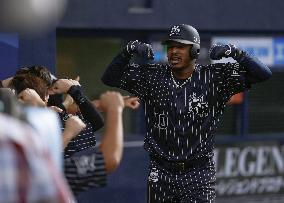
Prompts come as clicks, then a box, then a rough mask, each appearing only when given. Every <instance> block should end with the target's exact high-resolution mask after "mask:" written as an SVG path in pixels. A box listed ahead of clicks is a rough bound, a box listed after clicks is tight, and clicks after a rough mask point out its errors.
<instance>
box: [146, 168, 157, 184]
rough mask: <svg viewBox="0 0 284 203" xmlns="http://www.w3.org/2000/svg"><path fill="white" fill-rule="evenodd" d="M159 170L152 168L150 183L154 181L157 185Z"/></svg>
mask: <svg viewBox="0 0 284 203" xmlns="http://www.w3.org/2000/svg"><path fill="white" fill-rule="evenodd" d="M158 172H159V171H158V169H156V168H152V169H151V172H150V175H149V177H148V179H149V181H152V182H154V183H156V182H158V180H159V179H158Z"/></svg>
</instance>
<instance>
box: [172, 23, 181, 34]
mask: <svg viewBox="0 0 284 203" xmlns="http://www.w3.org/2000/svg"><path fill="white" fill-rule="evenodd" d="M173 35H180V28H179V26H178V25H175V26H173V27H172V29H171V32H170V36H173Z"/></svg>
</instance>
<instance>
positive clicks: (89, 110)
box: [68, 86, 104, 131]
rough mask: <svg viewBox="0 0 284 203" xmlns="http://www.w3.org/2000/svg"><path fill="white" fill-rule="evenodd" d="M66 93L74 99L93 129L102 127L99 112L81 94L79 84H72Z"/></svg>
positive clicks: (102, 123)
mask: <svg viewBox="0 0 284 203" xmlns="http://www.w3.org/2000/svg"><path fill="white" fill-rule="evenodd" d="M68 94H69V95H70V96H71V97H72V98H73V99H74V101H75V103H76V104H77V105H78V106H79V109H80V111H81V113H82V115H83V116H84V118H85V119H86V120H88V121H89V122H90V123H91V124H92V127H93V130H94V131H97V130H99V129H100V128H102V127H103V125H104V121H103V118H102V116H101V114H100V113H99V112H98V111H97V109H96V107H95V106H94V105H93V104H92V103H91V102H90V101H89V100H88V98H87V97H86V96H85V95H84V94H83V92H82V90H81V88H80V87H79V86H72V87H71V88H70V89H69V90H68Z"/></svg>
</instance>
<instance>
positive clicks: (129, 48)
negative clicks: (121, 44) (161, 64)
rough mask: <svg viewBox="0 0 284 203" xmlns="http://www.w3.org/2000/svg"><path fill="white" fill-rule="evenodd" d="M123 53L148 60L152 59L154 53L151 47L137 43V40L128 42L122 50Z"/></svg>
mask: <svg viewBox="0 0 284 203" xmlns="http://www.w3.org/2000/svg"><path fill="white" fill-rule="evenodd" d="M124 52H125V53H126V54H128V55H130V56H133V55H134V54H135V55H137V56H139V57H142V58H146V59H148V60H153V59H154V53H153V49H152V47H151V45H150V44H146V43H142V42H139V41H138V40H135V41H130V42H128V43H127V45H126V47H125V48H124Z"/></svg>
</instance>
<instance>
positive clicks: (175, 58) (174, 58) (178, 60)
mask: <svg viewBox="0 0 284 203" xmlns="http://www.w3.org/2000/svg"><path fill="white" fill-rule="evenodd" d="M180 62H181V59H180V58H179V57H172V58H171V59H170V63H171V64H172V65H173V66H174V65H177V64H179V63H180Z"/></svg>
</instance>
